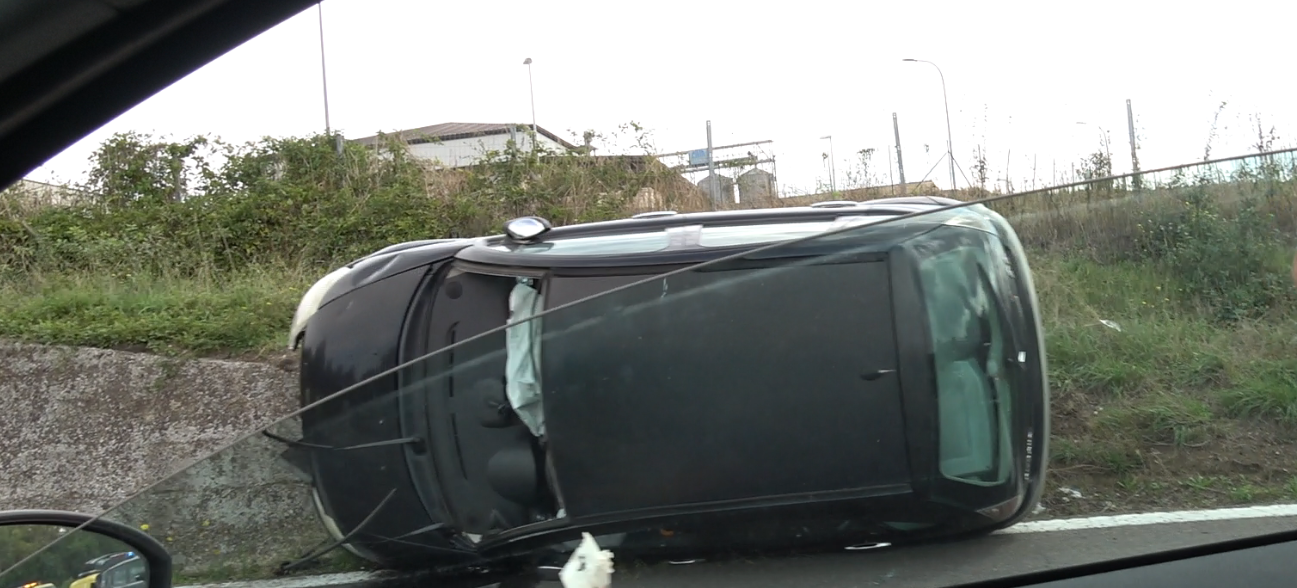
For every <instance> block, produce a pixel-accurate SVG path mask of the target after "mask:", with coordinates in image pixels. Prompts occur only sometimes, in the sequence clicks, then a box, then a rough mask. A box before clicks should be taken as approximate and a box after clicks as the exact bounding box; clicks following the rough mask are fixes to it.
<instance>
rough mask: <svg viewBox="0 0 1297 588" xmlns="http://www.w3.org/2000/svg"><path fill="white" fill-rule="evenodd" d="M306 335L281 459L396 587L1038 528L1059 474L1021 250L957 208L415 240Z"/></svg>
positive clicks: (529, 229) (355, 276) (767, 213)
mask: <svg viewBox="0 0 1297 588" xmlns="http://www.w3.org/2000/svg"><path fill="white" fill-rule="evenodd" d="M952 205H953V206H952ZM289 344H290V346H291V347H292V348H294V349H300V350H301V402H302V404H303V406H309V407H310V408H309V410H306V411H305V412H304V413H303V414H302V419H301V425H302V439H301V441H300V442H297V443H295V444H294V447H295V449H294V450H292V452H293V453H294V454H293V455H290V456H289V457H290V459H291V460H292V461H294V462H295V463H296V464H298V465H299V467H300V468H301V469H303V470H304V471H306V472H307V474H308V475H309V476H310V478H311V480H312V483H313V489H314V499H315V504H316V508H317V510H318V512H319V515H320V517H321V519H322V521H323V524H324V525H325V526H326V527H327V529H328V530H329V532H330V534H332V535H333V536H334V538H335V539H336V540H337V541H339V542H340V543H342V544H344V545H345V546H346V548H347V549H349V550H351V551H352V552H353V553H356V554H358V555H360V556H362V557H364V558H367V559H370V560H373V561H375V562H379V563H382V564H385V565H389V566H395V567H404V566H419V567H434V568H437V569H438V570H440V571H441V572H442V573H447V574H449V573H454V572H456V570H468V569H472V568H474V567H475V566H477V567H479V568H480V566H484V565H489V564H491V563H492V562H505V561H515V562H516V561H520V560H529V561H533V562H535V561H541V560H543V559H544V558H545V557H546V554H551V553H554V554H557V553H563V552H564V550H565V549H566V550H570V548H571V546H572V545H574V544H575V540H577V539H579V538H580V533H581V532H589V533H592V534H594V535H595V536H596V537H597V538H598V539H599V542H600V544H602V545H603V546H605V547H608V548H611V549H614V550H617V552H618V554H619V557H621V556H622V555H621V554H622V553H625V552H631V553H641V554H645V555H646V556H648V557H651V556H652V555H653V554H660V555H662V556H664V557H681V556H684V555H690V556H698V555H700V554H705V553H709V552H713V551H716V550H725V551H730V550H740V551H741V550H746V549H755V550H763V549H770V548H775V549H782V548H796V547H798V546H803V545H804V546H818V547H824V546H841V547H850V546H858V545H862V544H878V543H893V544H895V543H904V542H907V541H920V540H930V539H933V538H955V537H962V536H969V535H974V534H979V533H986V532H990V531H993V530H996V529H1001V528H1004V527H1007V526H1010V525H1013V524H1014V523H1016V522H1018V521H1019V520H1021V519H1022V518H1023V517H1024V516H1026V515H1027V514H1028V513H1029V512H1031V510H1032V509H1033V507H1034V506H1035V505H1036V503H1037V501H1038V499H1039V495H1040V492H1041V489H1042V486H1043V483H1044V472H1045V466H1046V462H1047V461H1048V460H1047V458H1046V454H1047V449H1046V441H1047V439H1048V437H1049V431H1048V424H1049V423H1048V408H1049V394H1048V386H1047V382H1046V377H1045V353H1044V342H1043V335H1042V332H1041V326H1040V320H1039V316H1038V309H1037V303H1036V297H1035V292H1034V290H1033V286H1032V281H1031V274H1030V272H1029V270H1028V267H1027V262H1026V259H1025V257H1024V254H1023V250H1022V246H1021V244H1020V243H1019V242H1018V239H1017V237H1016V235H1015V233H1014V231H1013V230H1012V228H1011V227H1010V226H1009V224H1008V223H1007V222H1006V221H1005V220H1004V219H1003V218H1002V217H1001V216H1000V215H998V214H996V213H994V212H992V211H990V210H989V209H987V208H985V207H983V206H981V205H977V204H972V205H968V204H964V203H959V202H957V201H954V200H949V199H945V198H937V197H926V196H920V197H908V198H891V199H882V200H872V201H867V202H861V203H857V202H830V203H821V204H817V205H814V206H809V207H799V208H781V209H765V210H745V211H729V212H712V213H698V214H676V213H673V212H662V213H649V214H645V215H638V216H636V217H633V218H630V219H625V220H618V221H610V222H598V223H589V224H582V225H573V226H566V227H556V228H551V227H550V226H549V225H548V223H547V222H546V221H544V220H543V219H538V218H534V217H524V218H521V219H517V220H515V221H512V222H511V223H509V225H508V226H507V227H506V233H505V234H504V235H500V236H493V237H485V238H480V239H454V240H432V241H418V242H412V243H405V244H401V245H395V246H392V247H389V248H387V249H384V250H382V251H379V252H377V253H374V254H372V255H370V256H367V257H365V258H362V259H360V260H357V261H356V262H353V263H351V264H349V265H347V266H346V267H344V268H340V269H338V270H337V271H334V272H333V273H331V274H329V275H328V276H327V277H325V278H324V279H322V280H320V281H319V282H318V283H317V284H316V285H315V286H314V287H313V288H311V289H310V291H308V293H307V294H306V295H305V296H304V298H303V300H302V302H301V305H300V307H299V309H298V312H297V316H296V317H295V319H294V325H293V330H292V333H291V334H290V338H289ZM416 359H418V360H419V361H415V362H413V363H412V364H411V365H409V366H405V367H402V368H401V369H396V370H394V368H397V367H398V366H400V365H401V364H403V363H406V362H410V361H411V360H416ZM384 372H390V373H388V374H386V375H383V376H382V377H378V378H375V376H377V375H379V374H383V373H384ZM366 380H372V381H369V382H367V383H365V384H364V385H362V386H360V387H359V388H357V389H355V390H352V391H350V392H348V393H347V394H345V395H339V396H338V397H336V398H330V396H331V395H333V394H335V393H336V392H338V391H340V390H342V389H343V388H346V387H349V386H353V385H355V384H357V383H360V382H364V381H366ZM326 399H327V400H326ZM321 401H323V402H321ZM317 403H318V404H317Z"/></svg>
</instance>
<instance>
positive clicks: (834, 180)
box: [820, 135, 838, 195]
mask: <svg viewBox="0 0 1297 588" xmlns="http://www.w3.org/2000/svg"><path fill="white" fill-rule="evenodd" d="M820 139H828V140H829V193H830V194H834V195H836V194H837V193H838V174H837V172H836V171H835V170H834V167H833V135H824V136H823V137H820Z"/></svg>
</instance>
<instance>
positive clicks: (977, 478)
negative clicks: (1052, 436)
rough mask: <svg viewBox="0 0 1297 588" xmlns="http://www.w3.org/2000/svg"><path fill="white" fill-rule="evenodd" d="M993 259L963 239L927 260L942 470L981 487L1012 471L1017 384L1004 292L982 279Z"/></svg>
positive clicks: (922, 266)
mask: <svg viewBox="0 0 1297 588" xmlns="http://www.w3.org/2000/svg"><path fill="white" fill-rule="evenodd" d="M952 230H961V229H952ZM987 257H988V255H987V254H986V252H985V250H984V249H983V248H981V247H979V246H977V245H975V244H962V243H961V244H960V245H958V246H956V247H953V248H949V249H946V250H945V251H941V252H939V253H936V254H934V255H931V256H928V257H926V258H924V259H923V260H922V261H920V263H919V280H920V283H921V286H922V289H923V297H924V303H925V306H926V308H927V311H928V325H929V331H930V334H931V337H932V345H933V360H934V366H933V367H934V369H935V370H936V382H937V408H938V420H937V422H938V440H939V449H938V462H939V466H938V467H939V469H940V472H941V475H943V476H945V477H947V478H951V479H954V480H959V481H962V482H968V483H972V484H978V485H993V484H1001V483H1004V482H1005V481H1006V480H1007V479H1008V476H1009V475H1010V472H1011V467H1010V465H1011V463H1010V462H1011V447H1010V445H1009V444H1010V440H1011V433H1010V428H1009V427H1010V423H1011V420H1010V414H1009V411H1010V410H1011V406H1012V399H1013V393H1014V390H1013V387H1014V382H1013V379H1012V378H1011V377H1009V376H1008V375H1007V374H1006V373H1005V363H1004V361H1003V358H1004V357H1006V336H1007V334H1006V333H1004V332H1003V329H1002V324H1003V322H1002V317H1000V316H999V312H998V310H997V308H996V304H995V303H994V302H993V301H992V300H991V297H993V296H996V293H995V292H991V291H988V289H987V287H986V285H987V284H985V282H983V281H982V280H981V279H980V278H979V270H978V266H979V265H980V266H982V267H983V268H985V267H986V264H987V262H988V261H989V259H987ZM988 273H990V272H988Z"/></svg>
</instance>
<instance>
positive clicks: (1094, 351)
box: [0, 137, 1297, 515]
mask: <svg viewBox="0 0 1297 588" xmlns="http://www.w3.org/2000/svg"><path fill="white" fill-rule="evenodd" d="M170 147H171V148H168V146H166V145H162V146H161V147H159V146H158V145H157V144H151V143H149V142H148V141H147V140H145V139H144V138H139V137H134V138H131V137H126V138H119V139H117V140H115V142H110V143H109V144H106V145H105V147H104V149H103V150H101V151H100V153H99V156H98V166H97V168H96V169H97V172H96V173H95V174H93V175H92V185H91V186H90V190H91V193H92V194H94V195H95V196H94V197H93V198H92V200H91V201H90V202H89V203H88V204H87V205H85V206H83V207H75V208H70V209H46V210H37V211H33V210H29V209H25V208H22V207H20V206H18V205H17V203H16V200H15V199H14V198H13V197H12V196H10V197H9V198H8V200H6V201H4V202H6V203H7V205H6V207H4V208H3V209H0V211H2V212H3V215H0V337H4V338H11V339H19V340H26V341H34V342H42V343H63V344H73V345H88V346H97V347H109V348H119V349H136V350H147V351H152V352H158V353H168V354H192V355H203V356H226V357H229V356H234V357H266V356H270V355H273V354H275V353H277V352H279V350H281V349H282V346H283V345H284V337H285V335H286V331H287V328H288V322H289V320H290V318H291V316H292V313H293V309H294V307H295V305H296V303H297V300H298V298H299V297H300V296H301V294H302V293H303V291H304V290H305V288H306V287H308V286H309V285H310V283H311V282H312V281H313V280H314V279H316V278H317V277H319V276H320V275H322V274H323V273H324V272H326V271H328V269H330V268H331V267H333V266H335V265H336V264H338V263H341V262H345V261H347V260H350V259H352V258H354V257H356V256H358V255H361V254H364V253H367V252H370V251H373V250H374V249H377V248H380V247H382V246H385V245H388V244H390V243H393V242H398V241H402V240H409V239H416V238H429V237H442V236H451V235H476V234H484V233H491V232H498V230H499V229H498V227H499V226H500V222H501V221H502V220H503V219H506V218H510V217H513V216H517V215H520V214H528V213H536V214H541V215H542V216H545V217H547V218H550V219H551V220H553V221H554V222H555V223H556V224H561V223H570V222H580V221H589V220H597V219H602V218H616V217H621V216H624V215H626V214H628V213H629V212H632V211H635V210H640V209H642V208H651V209H663V208H669V209H674V210H681V211H685V210H699V209H703V208H704V207H705V206H706V205H705V200H704V199H702V198H701V197H700V194H698V192H697V191H696V190H694V189H692V188H691V187H689V186H688V185H687V184H683V185H682V184H681V183H679V182H678V181H676V180H675V179H674V178H675V177H676V176H673V174H671V173H670V172H669V171H667V170H664V169H659V168H655V167H653V166H648V165H644V164H643V160H641V159H636V158H623V159H612V160H590V159H588V158H580V157H557V158H547V159H535V158H532V157H530V156H529V155H527V154H507V153H506V154H498V156H497V157H496V158H495V159H494V160H493V161H492V162H491V163H489V164H488V165H485V166H482V167H481V168H478V169H472V170H458V171H454V172H444V171H443V172H434V171H428V170H425V169H423V168H421V167H420V166H419V165H418V164H416V163H415V162H412V161H409V160H407V159H404V158H402V157H395V158H390V159H379V158H376V157H374V156H373V154H372V153H371V152H367V151H365V150H363V149H360V148H354V147H349V148H348V151H347V152H346V155H345V157H343V158H337V157H335V156H334V155H333V154H332V152H331V150H330V148H329V142H328V141H327V140H326V141H321V140H319V139H318V138H316V139H307V140H283V141H279V140H273V141H266V142H263V143H262V144H259V145H257V146H253V147H248V148H242V149H237V150H230V151H229V152H227V153H226V154H225V155H226V157H227V159H226V162H225V163H224V164H223V165H221V166H219V167H214V166H209V165H208V164H204V163H201V162H199V163H196V162H195V161H194V159H193V158H192V153H193V152H195V151H197V150H201V149H203V148H207V147H210V146H204V145H201V144H198V145H193V144H190V145H189V147H190V149H189V151H186V150H185V149H184V147H185V145H180V146H179V147H181V148H175V147H177V146H176V145H171V146H170ZM176 169H185V170H188V171H187V172H186V173H187V174H188V175H189V176H190V177H194V178H198V179H197V180H194V181H193V182H196V183H191V184H190V186H191V187H194V186H195V185H197V186H198V187H200V188H201V191H202V195H199V196H197V197H193V198H189V199H186V200H183V201H181V200H178V199H176V198H173V195H174V194H175V193H176V192H177V182H176V181H175V178H176V177H177V176H176V175H175V174H174V173H173V172H174V170H176ZM1253 171H1254V172H1256V171H1257V170H1256V169H1253ZM1261 171H1262V172H1264V173H1259V174H1254V175H1253V176H1252V177H1244V178H1240V177H1231V178H1207V177H1206V176H1203V177H1200V178H1198V179H1199V180H1201V182H1202V183H1196V182H1193V181H1185V182H1180V183H1176V182H1169V183H1168V182H1164V183H1163V185H1160V186H1157V187H1152V186H1151V183H1152V180H1153V179H1152V178H1150V179H1149V181H1148V184H1149V185H1146V186H1145V188H1146V189H1145V190H1144V191H1143V192H1141V193H1142V194H1143V196H1141V197H1138V198H1130V196H1131V194H1132V192H1128V191H1124V190H1121V189H1118V188H1112V187H1093V188H1092V189H1091V190H1089V191H1086V190H1080V191H1077V192H1073V193H1058V194H1046V195H1037V196H1029V197H1026V198H1024V199H1022V200H1018V201H1015V202H1013V203H1010V204H1003V205H997V208H998V209H1000V210H1002V211H1003V212H1004V213H1005V214H1006V215H1007V216H1009V217H1010V219H1011V220H1013V221H1014V222H1015V225H1016V226H1018V227H1019V230H1020V231H1021V233H1022V236H1023V239H1024V241H1025V242H1026V243H1027V244H1028V246H1029V248H1030V249H1031V252H1032V257H1031V259H1032V263H1033V273H1034V275H1035V279H1036V283H1037V288H1038V290H1039V294H1040V297H1041V302H1042V307H1043V311H1044V321H1045V327H1046V330H1047V336H1048V338H1047V343H1048V348H1049V356H1050V357H1049V361H1050V371H1051V379H1052V382H1053V392H1054V409H1055V410H1054V415H1053V424H1054V437H1053V446H1052V449H1053V470H1052V471H1053V475H1052V477H1051V479H1050V485H1051V488H1050V489H1049V491H1048V493H1047V495H1046V501H1045V503H1046V506H1047V511H1046V513H1047V515H1067V514H1080V513H1087V514H1088V513H1100V512H1130V511H1136V510H1146V509H1150V508H1184V507H1204V506H1215V505H1224V504H1255V503H1262V502H1269V501H1281V500H1297V461H1295V460H1297V356H1295V355H1294V354H1293V353H1292V347H1293V343H1294V341H1295V340H1297V323H1295V322H1294V318H1297V311H1294V310H1293V308H1294V306H1293V305H1294V303H1295V302H1297V296H1294V292H1293V290H1294V289H1293V287H1292V285H1291V284H1290V283H1289V281H1288V278H1287V272H1288V268H1289V266H1290V263H1291V256H1290V254H1289V253H1288V252H1289V251H1291V247H1290V241H1289V240H1288V239H1286V238H1285V237H1284V235H1289V234H1292V232H1293V230H1294V228H1297V213H1295V211H1297V206H1294V204H1293V203H1294V200H1295V198H1294V196H1295V194H1294V182H1293V180H1291V179H1286V178H1291V177H1292V176H1291V174H1290V172H1289V171H1288V170H1279V171H1278V172H1276V170H1273V169H1268V170H1261ZM1191 175H1192V170H1191ZM1123 198H1124V200H1123ZM646 199H647V200H654V199H656V201H653V202H646ZM1114 202H1116V204H1113V203H1114ZM791 203H792V202H786V201H785V202H778V203H756V204H757V205H787V204H791ZM798 203H800V202H798ZM1105 203H1106V204H1105ZM750 205H751V204H745V206H750ZM1101 320H1105V321H1112V322H1113V323H1115V324H1116V325H1118V326H1119V327H1120V330H1118V329H1116V328H1112V327H1110V326H1105V324H1104V323H1102V322H1100V321H1101Z"/></svg>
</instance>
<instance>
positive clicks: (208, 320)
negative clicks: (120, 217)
mask: <svg viewBox="0 0 1297 588" xmlns="http://www.w3.org/2000/svg"><path fill="white" fill-rule="evenodd" d="M312 280H313V277H312V276H311V274H308V273H306V272H302V271H290V270H287V269H278V270H275V269H261V268H250V269H246V270H244V271H241V272H238V273H233V274H227V275H224V276H221V277H220V278H218V279H214V278H196V277H178V276H138V275H127V274H119V275H116V276H114V275H103V274H99V275H95V274H89V273H76V272H70V273H63V274H54V275H41V276H30V277H29V279H28V280H25V281H15V280H10V281H0V337H4V338H9V339H16V340H20V341H29V342H39V343H49V344H63V345H81V346H89V347H102V348H111V349H126V350H136V351H149V352H154V353H160V354H167V355H206V356H215V355H236V356H247V355H259V354H263V353H268V352H271V351H274V350H277V349H279V348H282V347H283V345H284V338H285V337H286V336H287V332H288V331H287V329H288V322H289V321H290V320H291V319H292V315H293V312H294V310H296V307H297V302H298V300H299V299H300V298H301V295H302V293H304V292H305V289H306V288H307V287H309V286H310V284H311V282H312Z"/></svg>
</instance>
